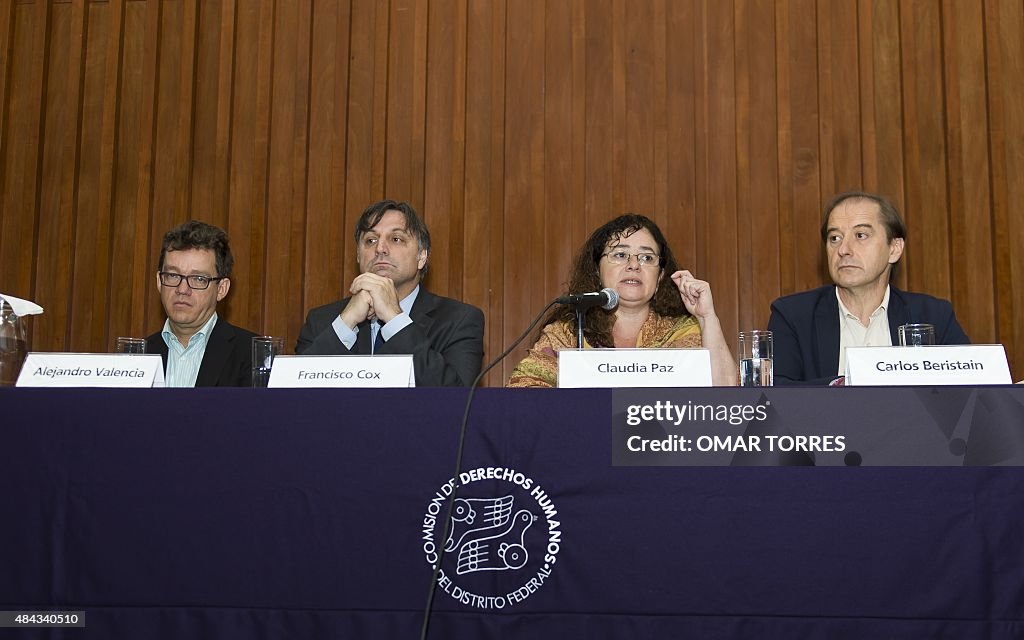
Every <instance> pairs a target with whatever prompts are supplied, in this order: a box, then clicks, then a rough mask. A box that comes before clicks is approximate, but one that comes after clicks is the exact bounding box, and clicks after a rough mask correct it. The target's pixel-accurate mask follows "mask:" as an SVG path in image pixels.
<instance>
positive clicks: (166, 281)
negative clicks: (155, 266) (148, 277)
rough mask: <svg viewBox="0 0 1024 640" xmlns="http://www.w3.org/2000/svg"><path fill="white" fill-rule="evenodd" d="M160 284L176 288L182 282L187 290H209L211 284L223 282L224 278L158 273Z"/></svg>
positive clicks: (166, 272) (167, 272)
mask: <svg viewBox="0 0 1024 640" xmlns="http://www.w3.org/2000/svg"><path fill="white" fill-rule="evenodd" d="M159 275H160V284H162V285H163V286H165V287H177V286H178V285H179V284H181V281H182V280H184V281H185V282H187V283H188V288H189V289H198V290H203V289H209V288H210V283H211V282H216V281H218V280H223V279H224V278H211V277H210V276H183V275H181V274H180V273H170V272H169V271H161V272H160V274H159Z"/></svg>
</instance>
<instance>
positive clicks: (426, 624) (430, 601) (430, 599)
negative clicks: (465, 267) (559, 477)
mask: <svg viewBox="0 0 1024 640" xmlns="http://www.w3.org/2000/svg"><path fill="white" fill-rule="evenodd" d="M556 304H559V303H558V300H552V301H551V302H549V303H548V304H547V306H546V307H544V308H543V309H541V312H540V313H538V314H537V316H536V317H535V318H534V319H533V321H532V322H530V326H529V327H527V328H526V331H524V332H523V334H522V335H521V336H519V337H518V338H516V339H515V341H514V342H513V343H512V345H511V346H509V347H508V348H507V349H505V350H504V351H502V352H501V355H499V356H498V357H497V358H495V359H494V361H493V362H491V363H490V364H489V365H487V366H486V367H484V369H483V370H482V371H481V372H480V374H479V375H478V376H477V377H476V378H475V379H474V380H473V384H472V385H470V388H469V397H468V398H467V399H466V409H465V411H464V412H463V413H462V424H461V425H460V426H459V444H458V448H457V451H456V453H455V473H454V475H453V476H452V478H453V484H452V493H451V495H450V496H448V512H447V514H446V515H445V517H444V531H443V532H442V533H441V544H439V545H437V548H438V551H437V564H435V565H434V573H433V574H432V575H431V576H430V591H429V592H428V593H427V606H426V608H425V609H424V611H423V626H422V627H421V628H420V640H427V633H428V632H429V630H430V614H431V613H432V612H433V609H434V594H435V593H436V592H437V580H438V578H439V577H440V574H441V563H442V562H443V561H444V556H445V551H444V547H445V545H446V544H447V543H448V534H449V533H451V526H452V511H454V509H455V495H456V493H458V491H459V474H461V473H462V452H463V446H464V445H465V442H466V425H467V424H468V422H469V410H470V408H471V407H472V406H473V395H474V394H475V393H476V389H477V387H478V386H479V385H480V381H481V380H483V378H484V376H485V375H487V372H488V371H490V370H491V369H493V368H494V366H495V365H497V364H498V363H499V362H501V361H502V360H504V359H505V356H507V355H508V354H510V353H512V350H513V349H515V348H516V347H517V346H519V343H520V342H522V341H523V340H524V339H525V338H526V336H528V335H530V332H531V331H533V328H534V327H536V326H537V323H538V322H540V319H541V318H543V317H544V314H545V313H547V312H548V309H550V308H551V307H553V306H555V305H556ZM576 312H577V313H579V309H578V308H577V311H576ZM580 335H582V333H581V334H580ZM581 340H582V339H581ZM581 344H582V341H581Z"/></svg>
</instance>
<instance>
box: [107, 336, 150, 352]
mask: <svg viewBox="0 0 1024 640" xmlns="http://www.w3.org/2000/svg"><path fill="white" fill-rule="evenodd" d="M114 353H134V354H139V353H146V339H145V338H128V337H125V336H118V337H117V340H116V341H115V343H114Z"/></svg>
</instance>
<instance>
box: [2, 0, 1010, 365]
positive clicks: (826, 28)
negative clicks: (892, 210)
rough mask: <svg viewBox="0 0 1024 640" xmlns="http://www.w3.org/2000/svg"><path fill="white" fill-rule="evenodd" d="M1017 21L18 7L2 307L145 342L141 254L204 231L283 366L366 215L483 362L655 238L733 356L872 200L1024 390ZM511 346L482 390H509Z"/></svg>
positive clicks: (774, 10) (623, 10)
mask: <svg viewBox="0 0 1024 640" xmlns="http://www.w3.org/2000/svg"><path fill="white" fill-rule="evenodd" d="M1022 42H1024V5H1022V4H1021V2H1019V0H986V1H985V2H984V3H964V2H956V1H955V0H907V1H905V2H899V3H895V2H888V1H886V0H851V1H850V2H840V3H836V2H831V1H828V0H783V1H780V2H771V1H770V0H733V1H732V2H725V3H722V2H709V1H700V0H694V1H693V2H674V1H672V0H641V1H639V2H629V1H627V0H567V1H566V2H553V3H552V2H543V1H541V0H517V1H516V2H503V1H500V0H482V1H475V0H381V1H379V2H352V1H351V0H298V1H295V2H290V1H289V2H284V1H282V0H254V1H252V2H248V1H247V2H239V1H238V0H210V1H209V2H207V1H205V0H203V1H200V0H135V1H127V0H109V1H102V2H100V1H98V0H74V1H72V2H70V3H68V2H46V1H43V0H36V1H31V0H23V1H19V2H17V3H3V8H2V9H0V189H2V193H0V207H2V208H0V290H4V291H7V292H11V293H14V294H15V295H18V294H20V295H22V296H26V297H30V298H34V299H37V300H38V301H39V302H40V303H41V304H43V305H44V306H45V307H46V309H47V311H46V314H45V315H44V316H43V317H42V318H38V319H36V320H34V321H33V323H34V339H35V346H36V348H40V349H69V350H71V349H74V350H95V351H99V350H106V349H109V348H110V346H111V342H112V340H113V337H114V336H115V335H119V334H124V333H131V334H138V335H144V334H147V333H149V332H151V331H154V330H156V329H157V328H158V327H159V325H160V323H161V322H162V320H163V314H162V311H161V309H160V305H159V300H158V297H157V295H156V292H155V291H154V282H153V271H154V270H155V268H156V260H157V254H158V252H159V246H160V241H161V238H162V236H163V233H164V232H165V231H166V230H167V229H168V228H170V227H171V226H173V225H175V224H177V223H180V222H182V221H184V220H186V219H189V218H193V217H195V218H200V219H205V220H208V221H210V222H213V223H215V224H218V225H222V226H224V227H225V228H226V229H227V230H228V232H229V234H230V236H231V241H232V246H233V248H234V252H235V258H236V267H235V272H234V278H233V286H232V291H231V294H230V295H229V297H228V300H227V303H226V304H225V305H224V306H223V308H222V311H223V313H224V315H225V316H226V317H227V318H228V319H229V320H231V321H232V322H235V323H237V324H240V325H243V326H247V327H249V328H251V329H253V330H255V331H258V332H265V333H272V334H278V335H283V336H285V337H286V341H287V342H288V343H289V345H291V344H294V340H295V337H296V335H297V333H298V329H299V326H300V325H301V322H302V321H303V318H304V314H305V311H306V310H307V309H309V308H311V307H313V306H315V305H319V304H323V303H325V302H328V301H331V300H334V299H337V297H338V296H340V295H342V294H343V293H344V291H345V289H346V288H347V286H348V283H349V282H350V281H351V279H352V278H353V277H354V276H355V274H356V261H355V252H354V247H353V246H352V239H351V234H352V225H353V224H354V222H355V219H356V217H357V216H358V215H359V213H360V212H361V211H362V210H363V208H364V207H365V206H366V205H367V204H368V203H370V202H371V201H373V200H376V199H379V198H382V197H391V198H396V199H404V200H409V201H410V202H412V204H413V205H414V206H416V207H417V208H418V209H419V210H420V211H421V213H422V214H423V216H424V218H425V219H426V221H427V222H428V224H429V225H430V227H431V230H432V234H433V237H434V252H433V256H432V261H431V273H430V275H429V277H428V281H427V283H428V286H430V287H431V288H432V289H433V290H435V291H436V292H438V293H440V294H445V295H452V296H455V297H459V298H462V299H464V300H467V301H469V302H471V303H473V304H476V305H478V306H480V307H481V308H483V309H484V311H485V313H486V315H487V335H486V351H487V354H488V355H489V356H494V355H496V354H497V353H499V352H500V351H501V350H502V349H503V348H504V347H505V346H506V345H507V344H508V343H509V342H510V341H511V340H512V339H513V338H514V337H516V336H517V335H518V334H519V333H520V332H521V331H522V330H523V328H524V327H525V325H526V323H527V321H528V320H529V319H530V318H531V317H532V316H533V315H534V314H535V313H536V312H537V311H538V310H539V309H540V308H541V307H542V305H543V304H544V302H545V301H546V300H548V299H550V298H551V297H553V296H554V295H555V294H557V293H558V292H559V291H561V290H562V288H563V287H564V283H565V279H566V275H567V271H568V269H569V266H570V263H571V259H572V257H573V254H574V253H575V251H576V249H577V248H578V247H579V245H580V244H581V243H582V241H583V240H584V239H585V237H586V236H587V235H588V234H589V233H590V232H591V231H592V230H593V229H594V228H595V227H596V226H597V225H599V224H601V223H603V222H604V221H606V220H607V219H609V218H610V217H612V216H614V215H617V214H619V213H622V212H625V211H636V212H640V213H646V214H648V215H651V216H653V217H654V218H655V219H656V220H657V221H658V222H659V223H660V224H661V225H662V226H663V228H664V230H665V231H666V233H667V235H668V237H669V239H670V241H671V242H672V244H673V246H674V249H675V251H676V253H677V254H678V255H679V257H680V259H681V262H682V264H683V265H684V266H685V267H687V268H690V269H691V270H692V271H694V273H695V274H697V275H698V277H702V278H706V279H708V280H710V281H711V283H712V285H713V288H714V293H715V300H716V303H717V306H718V310H719V314H720V316H721V318H722V322H723V325H724V327H725V330H726V332H727V334H730V335H731V334H733V333H734V332H735V331H737V330H738V329H740V328H748V327H756V326H763V325H764V324H766V322H767V317H768V304H769V302H770V301H771V300H772V299H773V298H774V297H775V296H777V295H781V294H785V293H789V292H792V291H798V290H802V289H806V288H809V287H812V286H816V285H818V284H820V283H822V282H824V281H825V279H826V278H827V272H826V271H825V269H824V261H823V258H822V253H823V252H822V248H821V242H820V238H819V235H818V226H819V224H820V211H821V206H822V204H823V201H825V200H827V199H828V198H829V197H830V196H831V195H832V194H833V193H834V192H835V191H837V190H840V189H846V188H855V187H856V188H864V189H866V190H870V191H878V192H881V193H885V194H886V195H888V196H890V197H891V198H892V199H893V200H894V201H895V202H897V203H898V204H899V206H901V207H902V209H903V210H904V213H905V215H906V218H907V221H908V223H909V228H910V242H909V246H908V250H907V254H906V259H905V265H904V266H905V268H904V269H903V270H902V273H901V274H900V276H899V277H898V280H897V282H898V283H899V284H900V285H904V286H907V287H909V288H911V289H914V290H919V291H924V292H927V293H931V294H934V295H939V296H944V297H949V298H951V299H952V300H953V302H954V305H955V307H956V308H957V310H958V312H959V315H960V318H961V320H962V323H963V324H964V326H965V329H966V330H967V332H968V333H969V334H970V335H971V336H972V337H974V338H975V339H976V340H979V341H985V342H995V341H999V342H1002V343H1004V344H1005V345H1006V346H1007V351H1008V353H1009V354H1010V359H1011V364H1012V365H1015V366H1016V367H1017V369H1018V372H1017V375H1018V376H1021V375H1024V373H1022V371H1024V370H1022V369H1021V367H1024V314H1022V313H1021V309H1024V276H1021V275H1020V274H1022V273H1024V269H1022V268H1021V264H1020V263H1021V255H1022V251H1024V221H1022V219H1021V217H1020V216H1019V215H1017V212H1016V210H1015V209H1016V205H1017V203H1019V202H1022V201H1024V160H1021V158H1024V115H1022V113H1024V112H1022V111H1021V110H1020V109H1019V107H1018V104H1017V103H1018V96H1019V95H1021V93H1024V45H1022ZM522 352H523V349H520V350H518V351H517V352H516V353H515V354H514V355H513V357H511V358H510V359H509V360H508V361H507V362H505V363H504V364H503V365H502V366H501V367H499V368H498V369H497V370H496V371H495V372H494V373H492V374H491V375H490V376H489V377H488V378H487V384H490V385H497V384H501V382H502V381H503V379H504V378H505V377H506V376H507V375H508V373H509V371H510V370H511V368H512V367H513V366H514V364H515V360H516V357H518V356H519V355H521V354H522Z"/></svg>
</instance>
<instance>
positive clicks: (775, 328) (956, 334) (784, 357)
mask: <svg viewBox="0 0 1024 640" xmlns="http://www.w3.org/2000/svg"><path fill="white" fill-rule="evenodd" d="M886 312H887V315H888V316H889V333H890V335H891V336H892V343H893V344H899V337H898V335H899V334H898V330H899V327H900V325H904V324H908V323H914V322H924V323H928V324H931V325H934V326H935V342H936V344H970V342H971V341H970V339H968V337H967V335H966V334H965V333H964V330H963V329H961V328H960V324H959V323H958V322H957V321H956V316H955V315H954V314H953V305H951V304H950V303H949V301H948V300H942V299H940V298H933V297H932V296H929V295H925V294H923V293H908V292H906V291H900V290H899V289H897V288H896V287H892V286H890V287H889V307H888V309H886ZM768 330H769V331H771V332H772V338H773V339H774V341H775V354H774V360H775V361H774V363H773V364H774V375H775V383H776V384H778V385H786V384H828V383H829V382H830V381H831V380H833V379H835V378H836V375H837V374H836V371H837V370H838V369H839V301H838V300H836V288H835V286H833V285H828V286H825V287H820V288H818V289H812V290H810V291H803V292H801V293H794V294H792V295H789V296H784V297H782V298H779V299H777V300H776V301H775V302H773V303H772V315H771V318H770V319H769V320H768Z"/></svg>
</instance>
